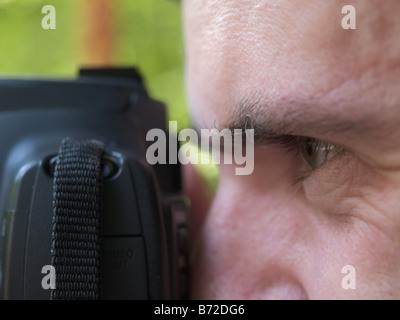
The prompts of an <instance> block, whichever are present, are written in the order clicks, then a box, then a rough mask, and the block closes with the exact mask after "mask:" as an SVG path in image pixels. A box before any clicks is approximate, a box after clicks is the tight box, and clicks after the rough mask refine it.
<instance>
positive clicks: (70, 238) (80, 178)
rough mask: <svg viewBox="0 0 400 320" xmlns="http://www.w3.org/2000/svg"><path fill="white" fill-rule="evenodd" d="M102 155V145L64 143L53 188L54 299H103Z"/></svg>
mask: <svg viewBox="0 0 400 320" xmlns="http://www.w3.org/2000/svg"><path fill="white" fill-rule="evenodd" d="M103 152H104V146H103V144H102V143H101V142H99V141H95V140H88V141H76V140H72V139H69V138H67V139H64V140H63V141H62V144H61V148H60V152H59V156H58V159H57V162H56V165H55V169H54V183H53V233H52V251H51V259H52V261H51V264H52V266H53V267H54V268H55V272H56V287H55V289H53V290H51V295H50V299H52V300H71V299H73V300H83V299H84V300H94V299H99V298H100V296H99V295H100V240H101V239H100V227H101V225H100V214H101V208H102V180H103V177H102V169H101V158H102V156H103Z"/></svg>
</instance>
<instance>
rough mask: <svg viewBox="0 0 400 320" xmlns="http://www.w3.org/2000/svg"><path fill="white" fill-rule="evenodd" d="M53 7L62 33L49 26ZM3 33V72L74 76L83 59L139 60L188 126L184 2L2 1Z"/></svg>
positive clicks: (150, 83)
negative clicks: (44, 25) (45, 21)
mask: <svg viewBox="0 0 400 320" xmlns="http://www.w3.org/2000/svg"><path fill="white" fill-rule="evenodd" d="M47 4H51V5H53V6H54V7H55V9H56V29H55V30H44V29H43V28H42V25H41V22H42V18H43V17H44V16H45V14H42V12H41V10H42V7H43V6H45V5H47ZM99 10H102V11H103V13H102V14H100V15H99ZM99 27H100V28H103V29H100V30H99ZM96 28H97V30H99V33H100V34H96V30H93V29H96ZM107 29H108V30H107ZM0 30H1V36H0V73H2V74H16V73H18V74H21V73H23V74H40V75H57V76H73V75H75V74H76V72H77V69H78V67H79V66H80V65H82V64H84V65H87V64H97V65H105V64H113V65H135V66H138V67H139V69H140V71H141V73H142V74H143V76H144V78H145V81H146V85H147V87H148V89H149V91H150V93H151V95H152V96H153V97H154V98H156V99H159V100H162V101H163V102H165V103H166V104H167V105H168V108H169V113H170V118H171V119H174V120H177V121H178V127H179V128H183V127H187V126H188V124H189V123H188V116H187V112H186V110H187V109H186V105H185V95H184V86H183V45H182V31H181V6H180V1H176V0H107V1H104V0H83V1H82V0H53V1H49V0H47V1H45V0H0ZM91 30H93V31H91ZM101 33H103V34H101ZM90 37H92V38H96V39H92V40H91V41H87V40H88V38H90ZM96 41H97V44H100V45H97V46H96V43H95V42H96ZM102 42H103V45H102V44H101V43H102ZM96 49H97V50H96ZM91 50H93V51H92V52H91Z"/></svg>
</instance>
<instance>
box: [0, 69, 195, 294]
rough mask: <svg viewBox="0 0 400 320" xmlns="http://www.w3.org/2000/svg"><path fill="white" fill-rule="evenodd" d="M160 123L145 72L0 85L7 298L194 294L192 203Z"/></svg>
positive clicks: (0, 240) (1, 225)
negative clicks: (156, 136)
mask: <svg viewBox="0 0 400 320" xmlns="http://www.w3.org/2000/svg"><path fill="white" fill-rule="evenodd" d="M152 128H160V129H162V130H166V110H165V107H164V105H163V104H162V103H160V102H157V101H155V100H153V99H151V98H150V97H149V95H148V93H147V91H146V88H145V86H144V84H143V81H142V79H141V77H140V75H139V74H138V72H137V71H136V69H135V68H97V69H96V68H93V69H90V68H87V69H81V70H80V73H79V76H78V77H77V78H76V79H40V78H33V79H29V78H24V79H10V78H8V79H0V139H1V140H0V259H1V264H0V265H1V269H0V281H1V293H0V297H1V298H2V299H54V300H56V299H185V298H186V295H187V289H188V281H187V274H188V233H189V204H188V202H187V200H186V199H185V198H184V197H183V196H182V194H181V174H180V170H181V168H180V166H179V164H167V165H161V164H156V165H149V164H148V162H147V161H146V149H147V148H148V146H149V142H147V141H146V133H147V132H148V131H149V130H150V129H152ZM166 149H167V150H168V148H166Z"/></svg>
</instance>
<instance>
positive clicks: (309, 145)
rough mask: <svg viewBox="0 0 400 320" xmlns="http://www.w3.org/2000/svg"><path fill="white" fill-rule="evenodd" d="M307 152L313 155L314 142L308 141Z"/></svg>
mask: <svg viewBox="0 0 400 320" xmlns="http://www.w3.org/2000/svg"><path fill="white" fill-rule="evenodd" d="M306 152H307V154H308V155H309V156H311V155H312V153H313V142H312V141H308V142H307V144H306Z"/></svg>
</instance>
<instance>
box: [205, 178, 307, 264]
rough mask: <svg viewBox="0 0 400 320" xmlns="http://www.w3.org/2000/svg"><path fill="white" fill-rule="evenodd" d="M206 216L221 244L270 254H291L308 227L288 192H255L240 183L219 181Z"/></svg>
mask: <svg viewBox="0 0 400 320" xmlns="http://www.w3.org/2000/svg"><path fill="white" fill-rule="evenodd" d="M210 215H212V217H210V221H211V223H214V224H215V228H218V232H219V233H220V235H221V237H224V238H225V239H226V240H223V239H221V241H229V242H230V243H231V245H235V246H240V247H243V248H247V250H246V251H250V250H254V251H255V252H256V251H258V250H262V249H265V248H266V247H268V248H269V250H268V251H269V252H270V254H271V255H274V254H276V255H279V256H283V255H284V254H285V251H291V250H292V248H293V247H294V246H297V245H299V243H300V242H301V241H302V239H304V235H305V233H306V229H307V228H308V226H307V223H306V221H305V214H304V212H303V207H302V205H301V203H300V201H299V199H298V198H297V197H296V195H295V194H294V193H292V192H291V191H290V190H288V191H287V193H285V192H282V190H281V189H279V190H275V189H268V190H258V189H257V190H256V189H252V188H249V186H248V185H247V184H240V183H236V184H231V183H229V182H227V183H226V184H224V183H223V182H222V184H221V185H220V188H219V190H218V193H217V195H216V198H215V201H214V204H213V207H212V210H211V212H210ZM263 255H264V256H265V251H264V250H263Z"/></svg>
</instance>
